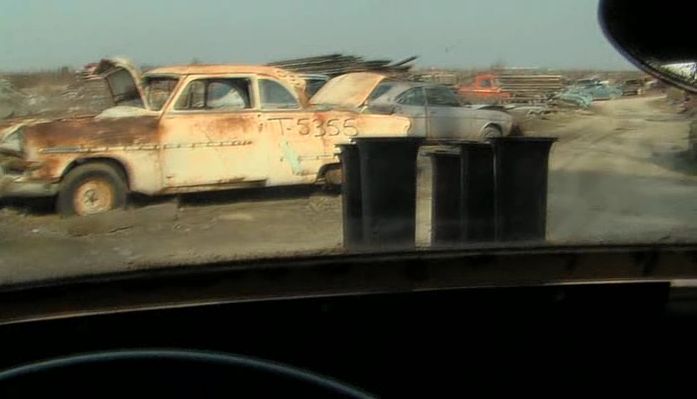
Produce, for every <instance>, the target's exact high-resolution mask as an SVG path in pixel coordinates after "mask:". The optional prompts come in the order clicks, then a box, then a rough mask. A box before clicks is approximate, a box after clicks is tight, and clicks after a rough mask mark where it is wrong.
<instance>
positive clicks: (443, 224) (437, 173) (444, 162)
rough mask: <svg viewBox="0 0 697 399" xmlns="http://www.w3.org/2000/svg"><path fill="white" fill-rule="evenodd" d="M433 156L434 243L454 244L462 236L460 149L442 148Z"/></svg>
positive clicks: (432, 154) (432, 227) (432, 204)
mask: <svg viewBox="0 0 697 399" xmlns="http://www.w3.org/2000/svg"><path fill="white" fill-rule="evenodd" d="M428 156H429V157H430V158H431V170H432V178H431V187H432V189H431V245H434V246H443V245H445V246H450V245H453V244H457V243H459V242H460V241H461V240H462V196H461V193H460V189H461V186H462V182H461V180H462V175H461V161H460V152H459V151H457V150H456V149H452V148H451V149H449V150H448V149H446V148H443V149H438V150H434V151H432V152H430V153H428Z"/></svg>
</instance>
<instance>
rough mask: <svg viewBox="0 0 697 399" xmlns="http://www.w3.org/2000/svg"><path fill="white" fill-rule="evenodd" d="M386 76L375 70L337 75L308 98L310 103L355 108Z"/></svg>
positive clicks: (361, 103)
mask: <svg viewBox="0 0 697 399" xmlns="http://www.w3.org/2000/svg"><path fill="white" fill-rule="evenodd" d="M386 78H387V76H386V75H383V74H380V73H375V72H354V73H347V74H345V75H341V76H337V77H335V78H334V79H332V80H330V81H329V82H327V84H325V85H324V86H323V87H322V88H321V89H319V91H318V92H317V93H316V94H315V95H314V96H312V98H311V99H310V104H311V105H327V106H331V107H338V108H349V109H355V108H358V107H360V106H361V105H363V104H364V103H365V101H366V100H367V99H368V96H369V95H370V93H372V92H373V90H374V89H375V87H376V86H377V85H379V84H380V82H382V81H383V80H385V79H386Z"/></svg>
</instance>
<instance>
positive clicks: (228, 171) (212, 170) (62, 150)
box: [0, 65, 410, 194]
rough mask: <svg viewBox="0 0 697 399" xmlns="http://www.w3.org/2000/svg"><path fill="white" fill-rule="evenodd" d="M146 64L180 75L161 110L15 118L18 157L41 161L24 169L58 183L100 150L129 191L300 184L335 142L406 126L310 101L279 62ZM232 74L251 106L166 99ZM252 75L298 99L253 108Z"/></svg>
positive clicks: (314, 175) (332, 160)
mask: <svg viewBox="0 0 697 399" xmlns="http://www.w3.org/2000/svg"><path fill="white" fill-rule="evenodd" d="M149 74H153V75H160V74H170V75H171V74H183V75H186V76H181V81H180V83H179V85H178V87H177V89H175V91H174V93H173V95H172V98H170V100H169V101H168V102H167V104H165V106H164V107H163V110H162V111H161V112H159V113H153V114H152V115H144V116H133V117H125V118H108V117H107V118H104V117H102V118H94V117H89V118H72V119H63V120H54V121H33V122H32V123H29V124H26V125H25V126H23V127H22V131H23V135H24V140H25V141H24V152H25V160H26V161H28V162H35V163H39V164H40V166H39V167H38V168H36V169H35V170H33V171H27V172H26V174H27V176H26V177H27V179H29V180H32V181H38V182H50V183H56V182H59V181H60V180H61V179H62V177H63V176H64V175H65V173H66V172H67V170H69V168H70V167H71V166H72V165H75V164H76V163H83V162H89V161H91V160H98V159H108V160H112V161H114V162H117V163H119V164H120V165H121V166H122V167H123V169H124V171H125V172H126V175H127V177H128V184H129V188H130V189H131V191H135V192H141V193H145V194H162V193H172V192H193V191H208V190H213V189H216V188H218V189H227V188H234V187H248V186H250V185H253V186H273V185H287V184H307V183H313V182H316V181H317V179H318V178H319V177H320V176H318V173H319V172H320V170H322V169H323V167H324V166H326V165H328V164H336V163H338V162H339V160H338V158H337V156H336V154H335V146H336V144H341V143H347V142H349V141H350V140H351V139H352V138H355V137H381V136H406V135H407V132H408V131H409V127H410V120H409V119H408V118H405V117H400V116H394V115H370V114H361V113H358V111H357V110H355V111H353V110H350V111H349V110H330V109H325V108H322V109H318V108H315V107H312V106H309V105H308V102H307V98H305V91H304V82H303V81H302V79H301V78H299V77H297V75H295V74H292V73H290V72H287V71H283V70H280V69H278V68H272V67H253V66H230V65H225V66H220V65H217V66H186V67H168V68H159V69H156V70H153V71H151V72H149ZM240 75H244V76H246V77H248V78H249V79H250V81H251V82H252V85H251V86H252V87H251V92H252V93H251V94H252V98H253V101H252V102H253V104H252V108H251V109H244V110H236V111H210V110H195V111H188V110H187V111H178V110H175V109H174V103H175V100H176V98H177V97H178V96H179V95H180V94H182V93H183V92H184V90H185V87H186V84H187V83H188V82H190V81H192V80H194V79H202V78H208V77H210V78H221V77H226V76H240ZM358 75H361V76H363V78H365V79H367V80H368V81H369V82H372V83H371V84H374V83H375V84H376V82H377V81H378V80H379V79H378V78H377V77H376V76H375V75H376V74H358ZM368 75H370V76H368ZM259 78H265V79H273V80H276V81H277V82H278V83H281V84H282V85H283V86H285V87H286V88H288V89H289V90H291V92H293V93H294V95H295V96H296V98H297V99H298V101H299V103H300V108H299V109H295V110H287V109H280V110H266V109H264V110H262V109H260V104H259V101H258V98H259V93H258V90H259V89H258V84H257V79H259ZM337 95H339V94H337ZM366 95H367V94H366ZM0 194H1V193H0Z"/></svg>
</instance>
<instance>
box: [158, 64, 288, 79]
mask: <svg viewBox="0 0 697 399" xmlns="http://www.w3.org/2000/svg"><path fill="white" fill-rule="evenodd" d="M232 73H249V74H257V73H258V74H264V75H271V76H278V77H288V76H297V75H295V74H294V73H292V72H289V71H286V70H283V69H280V68H276V67H271V66H265V65H235V64H218V65H213V64H211V65H173V66H165V67H159V68H155V69H151V70H149V71H148V72H147V73H146V75H217V74H232Z"/></svg>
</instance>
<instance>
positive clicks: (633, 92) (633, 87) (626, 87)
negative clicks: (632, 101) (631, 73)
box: [622, 79, 644, 96]
mask: <svg viewBox="0 0 697 399" xmlns="http://www.w3.org/2000/svg"><path fill="white" fill-rule="evenodd" d="M643 93H644V81H643V80H641V79H628V80H625V81H624V82H623V83H622V95H623V96H640V95H642V94H643Z"/></svg>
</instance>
